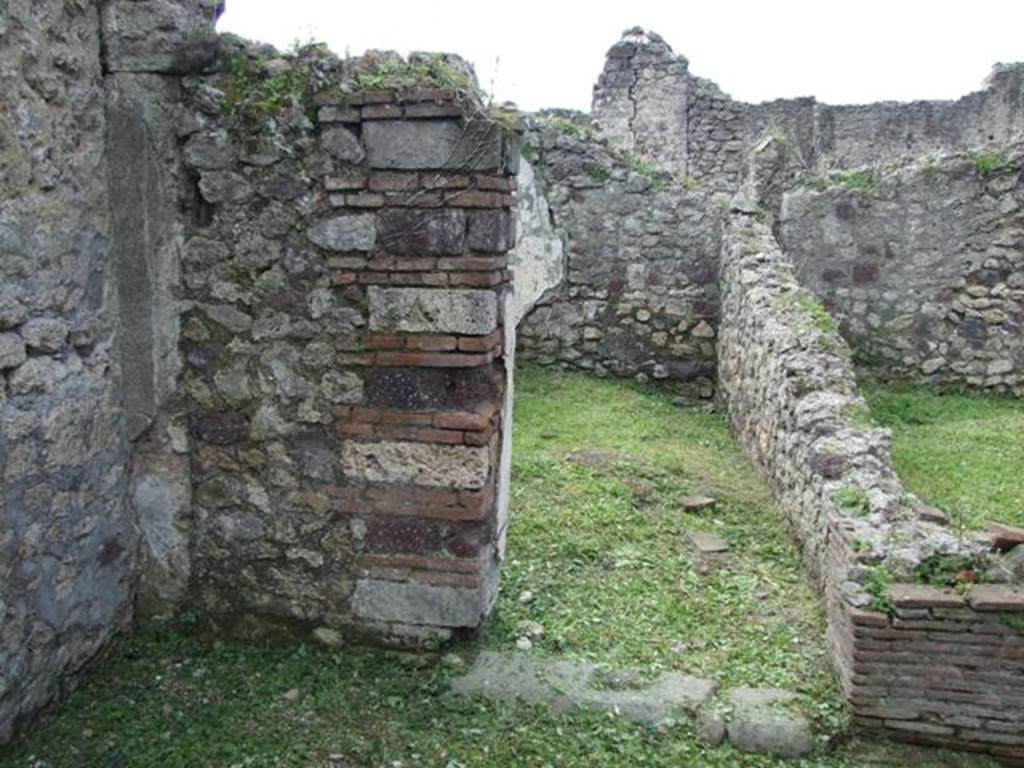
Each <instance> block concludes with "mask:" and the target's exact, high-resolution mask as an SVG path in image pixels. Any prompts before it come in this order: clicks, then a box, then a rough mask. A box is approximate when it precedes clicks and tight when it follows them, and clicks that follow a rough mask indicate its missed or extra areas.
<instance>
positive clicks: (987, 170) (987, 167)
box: [967, 152, 1010, 178]
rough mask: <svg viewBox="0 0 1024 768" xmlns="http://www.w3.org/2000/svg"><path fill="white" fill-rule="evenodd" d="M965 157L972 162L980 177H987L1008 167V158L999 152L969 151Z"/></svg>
mask: <svg viewBox="0 0 1024 768" xmlns="http://www.w3.org/2000/svg"><path fill="white" fill-rule="evenodd" d="M967 158H968V159H969V160H970V161H971V162H973V163H974V167H975V168H976V169H977V171H978V173H979V174H981V177H982V178H988V177H989V176H991V175H992V174H994V173H999V171H1002V170H1005V169H1007V168H1009V167H1010V161H1009V159H1007V157H1006V155H1004V154H1002V153H1001V152H971V153H969V154H968V155H967Z"/></svg>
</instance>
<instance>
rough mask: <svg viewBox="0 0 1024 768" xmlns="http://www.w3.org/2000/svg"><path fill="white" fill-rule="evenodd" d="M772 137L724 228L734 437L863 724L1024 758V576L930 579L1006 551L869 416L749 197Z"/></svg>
mask: <svg viewBox="0 0 1024 768" xmlns="http://www.w3.org/2000/svg"><path fill="white" fill-rule="evenodd" d="M771 150H772V142H768V143H766V144H763V145H761V147H759V151H760V152H761V154H762V157H761V158H755V160H754V164H753V171H754V173H753V175H752V177H751V178H750V179H748V181H747V183H746V187H747V188H746V189H745V192H746V194H745V195H742V196H738V197H737V199H736V205H737V207H736V209H735V210H734V211H733V214H732V215H731V217H730V218H729V220H728V222H727V224H726V227H725V234H724V237H723V250H722V271H721V282H722V323H721V329H720V333H719V342H718V343H719V360H720V364H719V368H718V375H719V392H720V394H721V396H722V398H723V400H724V402H725V404H726V407H727V409H728V413H729V417H730V420H731V422H732V424H733V427H734V430H735V433H736V436H737V438H738V439H739V441H740V443H741V445H742V446H743V448H744V449H745V450H746V452H747V454H748V455H749V456H750V457H751V459H752V460H753V461H754V462H755V464H756V465H757V466H758V467H759V468H760V469H761V470H762V472H763V473H764V475H765V477H766V478H767V480H768V482H769V483H770V485H771V487H772V489H773V492H774V494H775V496H776V498H777V499H778V500H779V502H780V505H781V507H782V511H783V513H784V515H785V516H786V518H787V520H788V522H789V524H790V527H791V529H792V530H793V532H794V534H795V536H796V538H797V539H798V541H799V542H800V543H801V545H802V547H803V551H804V557H805V560H806V561H807V565H808V568H809V570H810V571H811V573H813V574H814V575H815V576H816V578H817V582H818V584H819V586H820V588H821V589H822V591H823V593H824V596H825V601H826V608H827V613H828V622H829V628H828V642H829V648H830V651H831V655H832V659H833V663H834V666H835V668H836V671H837V673H838V675H839V678H840V681H841V684H842V686H843V689H844V691H845V693H846V696H847V700H848V701H849V704H850V707H851V711H852V714H853V716H854V720H855V721H856V722H857V724H858V725H859V726H861V727H863V728H866V729H869V730H875V731H879V732H882V733H884V734H886V735H887V736H889V737H892V738H897V739H905V740H912V741H916V742H920V743H926V744H942V745H949V746H954V747H960V748H966V749H974V750H981V751H987V752H991V753H992V754H996V755H999V756H1004V757H1013V758H1020V757H1022V756H1024V737H1022V735H1021V733H1020V719H1019V717H1020V715H1019V702H1020V701H1021V695H1022V693H1024V665H1022V664H1021V660H1022V659H1024V642H1022V636H1021V634H1020V631H1019V628H1018V627H1019V622H1020V619H1021V617H1022V616H1024V590H1022V589H1021V588H1020V585H1016V586H1014V585H1010V584H979V585H975V586H974V587H973V588H972V589H971V590H970V592H969V594H968V595H967V596H966V597H964V596H963V595H961V594H958V593H956V592H954V591H953V590H950V589H941V588H937V587H932V586H926V585H922V584H921V583H920V582H921V580H922V573H923V571H922V568H923V567H926V564H927V563H928V562H929V559H931V560H932V561H934V559H935V558H945V557H955V558H957V562H961V563H972V564H973V565H972V567H975V568H977V572H978V573H982V574H988V573H992V570H990V564H991V562H992V559H993V556H992V555H990V554H989V553H988V552H987V546H986V544H985V543H984V542H982V541H975V540H972V539H970V538H963V537H958V536H956V535H954V534H953V533H952V532H951V531H949V530H947V529H946V528H945V527H944V525H943V524H941V523H940V522H937V521H936V516H935V511H934V510H931V509H929V508H927V507H925V506H924V505H922V504H921V503H920V502H919V501H917V500H916V499H915V498H914V497H912V496H910V495H908V494H906V493H905V492H904V490H903V488H902V485H901V483H900V481H899V478H898V477H897V476H896V475H895V473H894V472H893V470H892V468H891V466H890V463H889V453H888V433H887V432H886V431H885V430H882V429H878V428H874V427H871V426H870V425H869V424H867V423H866V421H867V414H868V410H867V406H866V404H865V403H864V401H863V400H862V399H861V398H860V396H859V395H858V394H857V388H856V382H855V380H854V376H853V369H852V364H851V360H850V350H849V347H848V346H847V345H846V344H845V342H844V341H843V340H842V338H841V337H840V335H839V333H838V329H837V327H836V326H835V324H834V321H832V319H831V317H830V316H829V315H828V313H827V311H825V309H824V308H823V307H822V306H821V305H820V304H818V303H817V302H816V301H815V300H814V298H813V297H812V296H811V294H810V293H809V292H807V291H806V289H803V288H801V287H800V285H799V283H798V281H797V278H796V275H795V274H794V271H793V268H792V264H791V262H790V260H789V259H788V258H787V257H786V256H785V255H784V254H783V253H782V251H781V250H780V248H779V246H778V244H777V243H776V241H775V239H774V237H773V236H772V234H771V228H770V220H771V216H770V214H768V213H767V211H764V210H760V211H759V210H757V209H756V207H752V206H750V205H749V202H750V200H751V199H756V198H757V197H758V192H759V191H763V190H757V189H756V187H757V181H758V173H759V172H760V171H761V170H763V169H762V168H758V164H759V163H760V164H762V166H764V167H767V166H770V165H771ZM782 156H784V153H780V155H779V156H777V158H776V159H778V157H782ZM769 175H770V174H769ZM762 178H763V176H762ZM751 186H753V187H755V189H753V190H752V189H750V187H751Z"/></svg>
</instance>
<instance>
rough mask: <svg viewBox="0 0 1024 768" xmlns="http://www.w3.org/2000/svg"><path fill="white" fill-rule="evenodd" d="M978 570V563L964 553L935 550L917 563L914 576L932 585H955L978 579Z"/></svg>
mask: <svg viewBox="0 0 1024 768" xmlns="http://www.w3.org/2000/svg"><path fill="white" fill-rule="evenodd" d="M979 572H980V568H979V567H978V564H977V563H976V562H975V561H974V560H973V559H972V558H970V557H967V556H966V555H958V554H952V553H947V552H937V553H935V554H933V555H929V556H928V557H926V558H925V559H924V560H922V561H921V562H920V563H918V564H917V567H916V568H915V569H914V576H915V578H917V580H918V581H920V582H921V583H922V584H929V585H931V586H933V587H955V586H957V585H959V584H972V583H974V582H976V581H979V580H980V576H979Z"/></svg>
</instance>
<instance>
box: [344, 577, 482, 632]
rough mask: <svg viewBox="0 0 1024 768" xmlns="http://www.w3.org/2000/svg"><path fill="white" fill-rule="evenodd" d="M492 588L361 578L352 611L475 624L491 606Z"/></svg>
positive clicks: (395, 618)
mask: <svg viewBox="0 0 1024 768" xmlns="http://www.w3.org/2000/svg"><path fill="white" fill-rule="evenodd" d="M488 592H489V591H488V590H487V589H486V588H478V589H465V588H462V587H435V586H431V585H428V584H409V583H403V582H397V581H381V580H378V579H361V580H360V581H358V582H356V588H355V592H354V593H353V594H352V611H353V613H355V615H356V616H358V617H359V618H362V619H368V620H371V621H396V622H401V623H403V624H427V625H431V626H441V627H475V626H477V625H478V624H479V623H480V621H481V620H482V619H483V617H484V615H485V614H486V613H487V610H488V608H489V607H490V606H489V598H488Z"/></svg>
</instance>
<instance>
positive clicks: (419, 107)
mask: <svg viewBox="0 0 1024 768" xmlns="http://www.w3.org/2000/svg"><path fill="white" fill-rule="evenodd" d="M405 116H406V118H424V117H426V118H430V117H461V116H462V107H461V106H459V105H458V104H455V103H452V102H448V103H445V102H429V101H427V102H422V103H420V104H408V105H406V107H405Z"/></svg>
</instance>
